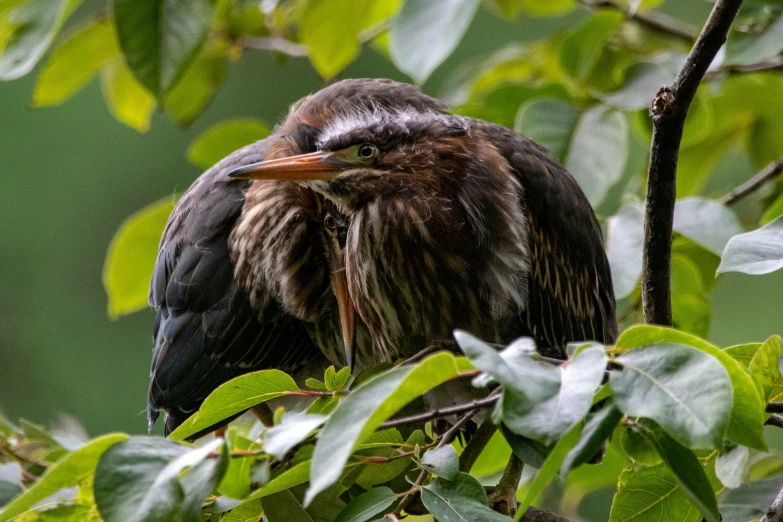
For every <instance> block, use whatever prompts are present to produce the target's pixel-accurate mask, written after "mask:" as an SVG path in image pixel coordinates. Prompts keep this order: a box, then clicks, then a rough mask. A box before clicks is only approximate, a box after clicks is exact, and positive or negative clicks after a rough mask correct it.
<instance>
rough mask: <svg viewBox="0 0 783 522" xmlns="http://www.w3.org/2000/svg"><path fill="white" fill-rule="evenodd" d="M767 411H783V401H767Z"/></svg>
mask: <svg viewBox="0 0 783 522" xmlns="http://www.w3.org/2000/svg"><path fill="white" fill-rule="evenodd" d="M767 413H783V402H770V403H767Z"/></svg>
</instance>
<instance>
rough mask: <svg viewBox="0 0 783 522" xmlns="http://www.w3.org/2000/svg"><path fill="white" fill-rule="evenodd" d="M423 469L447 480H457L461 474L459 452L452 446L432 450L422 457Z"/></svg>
mask: <svg viewBox="0 0 783 522" xmlns="http://www.w3.org/2000/svg"><path fill="white" fill-rule="evenodd" d="M421 467H422V468H424V469H426V470H427V471H429V472H430V473H434V474H435V475H437V476H439V477H443V478H445V479H446V480H456V479H457V475H458V474H459V458H458V457H457V450H456V449H454V446H452V445H450V444H447V445H446V446H443V447H442V448H435V449H431V450H429V451H427V452H426V453H425V454H424V455H423V456H422V458H421Z"/></svg>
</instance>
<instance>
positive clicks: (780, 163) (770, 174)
mask: <svg viewBox="0 0 783 522" xmlns="http://www.w3.org/2000/svg"><path fill="white" fill-rule="evenodd" d="M781 172H783V158H778V159H776V160H775V161H773V162H772V163H770V164H769V165H767V166H766V167H764V168H763V169H762V170H761V171H760V172H759V173H758V174H756V175H755V176H753V177H752V178H750V179H749V180H748V181H746V182H745V183H743V184H742V185H740V186H739V187H737V188H735V189H734V190H732V191H731V192H729V193H728V194H726V195H725V196H723V197H722V198H720V202H721V203H723V204H724V205H733V204H734V203H736V202H737V201H739V200H741V199H742V198H744V197H745V196H747V195H748V194H751V193H752V192H755V191H756V190H758V189H759V188H761V186H762V185H764V184H765V183H766V182H767V181H770V180H772V179H775V178H776V177H777V176H778V175H779V174H780V173H781Z"/></svg>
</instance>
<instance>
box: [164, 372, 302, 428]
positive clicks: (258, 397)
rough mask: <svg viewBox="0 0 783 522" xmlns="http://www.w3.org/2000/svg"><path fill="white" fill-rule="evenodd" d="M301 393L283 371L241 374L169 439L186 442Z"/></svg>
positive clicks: (220, 390) (212, 394) (211, 398)
mask: <svg viewBox="0 0 783 522" xmlns="http://www.w3.org/2000/svg"><path fill="white" fill-rule="evenodd" d="M296 391H299V387H298V386H297V385H296V383H295V382H294V380H293V379H292V378H291V377H289V376H288V375H287V374H285V373H283V372H281V371H280V370H261V371H259V372H253V373H248V374H245V375H240V376H239V377H236V378H234V379H231V380H230V381H228V382H226V383H224V384H222V385H220V386H219V387H218V388H217V389H216V390H215V391H213V392H212V393H211V394H209V397H207V398H206V400H205V401H204V403H203V404H202V405H201V408H199V410H198V412H196V413H195V414H193V415H191V416H190V418H188V419H187V420H186V421H185V422H183V423H182V425H181V426H180V427H179V428H177V429H176V430H174V431H173V432H172V433H171V434H170V435H169V438H170V439H172V440H184V439H187V438H188V437H190V436H191V435H194V434H196V433H198V432H200V431H201V430H204V429H206V428H209V427H210V426H212V425H213V424H216V423H218V422H220V421H223V420H225V419H227V418H229V417H231V416H232V415H235V414H237V413H240V412H242V411H245V410H247V409H248V408H252V407H253V406H256V405H257V404H261V403H262V402H266V401H269V400H272V399H276V398H277V397H281V396H283V395H288V394H289V393H290V392H296Z"/></svg>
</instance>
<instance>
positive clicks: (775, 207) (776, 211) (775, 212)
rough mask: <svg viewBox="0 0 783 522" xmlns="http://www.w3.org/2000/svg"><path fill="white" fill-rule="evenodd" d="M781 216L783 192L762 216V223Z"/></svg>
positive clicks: (764, 223) (782, 214)
mask: <svg viewBox="0 0 783 522" xmlns="http://www.w3.org/2000/svg"><path fill="white" fill-rule="evenodd" d="M780 216H783V194H781V195H780V196H778V197H777V199H776V200H775V201H773V202H772V204H771V205H770V206H769V208H767V210H766V211H765V212H764V215H763V216H761V224H762V225H766V224H767V223H770V222H772V221H774V220H775V219H777V218H779V217H780Z"/></svg>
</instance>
